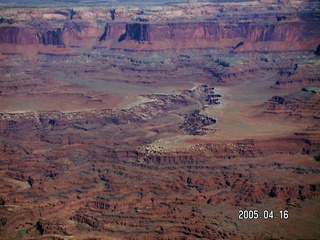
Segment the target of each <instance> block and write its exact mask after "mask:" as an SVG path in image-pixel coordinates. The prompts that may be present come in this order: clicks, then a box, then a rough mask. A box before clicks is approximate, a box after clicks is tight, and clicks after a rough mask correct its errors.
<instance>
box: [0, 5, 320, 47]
mask: <svg viewBox="0 0 320 240" xmlns="http://www.w3.org/2000/svg"><path fill="white" fill-rule="evenodd" d="M56 12H58V13H60V12H61V13H63V14H60V15H61V16H63V17H64V18H65V19H64V20H63V21H62V20H61V19H60V20H59V19H57V18H54V17H52V19H51V20H50V21H48V20H47V19H46V18H44V20H43V21H44V23H45V24H42V23H41V24H35V23H33V22H32V21H30V22H28V21H25V22H18V21H17V22H15V20H14V19H13V21H12V22H10V24H9V23H6V22H4V23H3V26H1V27H0V43H13V44H44V45H66V46H74V45H78V46H90V47H92V46H94V45H95V44H97V43H99V42H102V43H101V44H102V45H103V41H106V40H112V42H114V43H115V44H116V43H117V42H122V41H128V40H132V41H137V42H157V41H165V40H169V41H174V42H175V41H191V43H192V41H196V40H204V41H206V42H207V44H209V45H210V44H212V42H213V41H220V40H226V41H230V40H232V41H233V42H234V43H235V44H237V43H239V41H242V42H243V43H244V44H246V43H257V42H283V43H290V44H293V43H299V42H315V41H317V40H318V38H319V35H320V31H319V30H318V28H317V26H318V24H319V23H318V21H317V18H316V16H310V17H308V21H304V20H301V19H300V18H302V17H300V18H299V17H295V18H293V17H292V18H291V19H290V21H289V20H282V19H281V20H280V21H276V18H274V19H273V20H272V21H271V20H268V18H271V15H270V16H269V15H268V16H267V17H263V18H262V19H259V20H256V19H254V18H253V19H251V18H250V19H248V20H245V21H244V20H240V19H237V18H236V19H233V18H232V17H231V16H229V15H228V16H229V17H227V18H226V19H225V20H224V21H221V22H218V21H216V20H215V19H212V20H211V19H206V20H204V19H202V20H201V21H197V22H193V21H189V22H188V21H180V22H179V21H173V22H169V23H166V22H165V21H159V20H158V21H156V22H153V21H150V22H149V21H147V22H142V23H141V22H139V21H134V22H132V21H130V22H125V21H115V20H114V18H113V20H112V19H110V20H109V19H108V18H107V17H106V16H107V15H110V12H108V14H107V15H106V16H105V19H102V20H99V22H94V21H93V19H90V20H89V19H88V18H85V17H84V16H82V15H85V14H89V13H90V12H89V13H84V12H83V13H81V14H80V13H78V14H75V16H77V17H74V18H73V17H72V18H71V17H70V16H69V15H68V14H69V13H68V11H62V10H61V11H56ZM30 14H31V13H30ZM92 14H93V13H92ZM230 14H231V13H230ZM31 15H32V14H31ZM90 16H91V15H90ZM101 16H103V15H101ZM91 18H92V16H91ZM265 18H266V19H265ZM103 22H104V27H103V26H102V24H103ZM44 26H45V27H44ZM88 38H89V39H90V41H89V40H88ZM191 45H192V44H191ZM301 47H303V46H302V45H301Z"/></svg>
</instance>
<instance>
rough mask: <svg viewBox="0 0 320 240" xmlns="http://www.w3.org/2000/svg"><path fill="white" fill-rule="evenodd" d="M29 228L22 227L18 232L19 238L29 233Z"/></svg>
mask: <svg viewBox="0 0 320 240" xmlns="http://www.w3.org/2000/svg"><path fill="white" fill-rule="evenodd" d="M27 232H28V230H27V229H20V230H19V231H18V232H17V237H18V238H21V237H23V236H24V235H25V234H27Z"/></svg>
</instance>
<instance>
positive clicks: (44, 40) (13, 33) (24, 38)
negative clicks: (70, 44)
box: [0, 27, 64, 45]
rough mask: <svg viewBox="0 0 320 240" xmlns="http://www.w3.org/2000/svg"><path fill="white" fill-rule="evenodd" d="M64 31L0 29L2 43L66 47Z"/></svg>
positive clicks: (21, 28)
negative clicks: (63, 38)
mask: <svg viewBox="0 0 320 240" xmlns="http://www.w3.org/2000/svg"><path fill="white" fill-rule="evenodd" d="M62 33H63V31H62V29H60V28H58V29H51V30H39V31H37V30H36V29H33V28H30V27H25V28H23V27H0V43H12V44H44V45H64V43H63V40H62V37H63V36H62Z"/></svg>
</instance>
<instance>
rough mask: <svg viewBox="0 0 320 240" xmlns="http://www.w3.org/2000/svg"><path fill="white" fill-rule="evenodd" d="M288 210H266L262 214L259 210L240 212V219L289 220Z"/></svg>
mask: <svg viewBox="0 0 320 240" xmlns="http://www.w3.org/2000/svg"><path fill="white" fill-rule="evenodd" d="M288 218H289V211H288V210H279V211H274V210H270V211H269V210H264V211H263V212H260V211H259V210H257V209H255V210H239V215H238V219H240V220H252V219H288Z"/></svg>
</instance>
